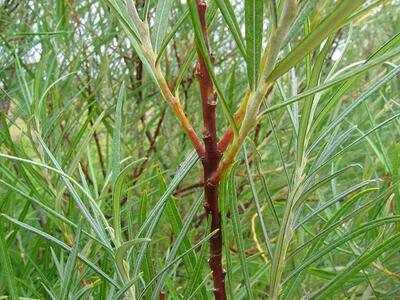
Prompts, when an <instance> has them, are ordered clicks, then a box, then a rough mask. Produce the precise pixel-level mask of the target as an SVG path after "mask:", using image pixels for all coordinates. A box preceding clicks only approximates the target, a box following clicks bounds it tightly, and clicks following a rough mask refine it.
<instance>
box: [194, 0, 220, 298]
mask: <svg viewBox="0 0 400 300" xmlns="http://www.w3.org/2000/svg"><path fill="white" fill-rule="evenodd" d="M196 4H197V10H198V13H199V17H200V22H201V26H202V33H203V38H204V41H205V43H206V45H207V48H208V50H209V46H208V35H207V25H206V9H207V5H206V2H205V1H204V0H197V1H196ZM197 55H198V58H199V64H198V66H197V69H196V75H197V79H198V82H199V85H200V93H201V100H202V110H203V122H204V124H203V126H204V130H203V140H204V150H205V153H204V156H203V157H201V160H202V163H203V169H204V194H205V203H204V207H205V211H206V214H207V218H211V231H214V230H218V231H217V233H216V234H215V235H214V236H213V237H212V238H211V239H210V259H209V265H210V268H211V270H212V273H213V281H214V296H215V299H217V300H225V299H226V293H225V278H224V277H225V272H224V270H223V268H222V232H221V214H220V211H219V207H218V189H219V182H211V180H210V179H211V177H212V175H213V174H214V172H215V171H216V170H217V169H218V165H219V162H220V160H221V156H222V154H221V152H220V151H219V149H218V138H217V128H216V114H215V109H216V105H217V97H216V94H215V92H214V88H213V83H212V81H211V77H210V74H209V72H208V70H207V67H206V64H205V62H204V58H203V56H202V55H201V52H200V51H199V49H197Z"/></svg>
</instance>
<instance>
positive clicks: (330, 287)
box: [309, 233, 400, 299]
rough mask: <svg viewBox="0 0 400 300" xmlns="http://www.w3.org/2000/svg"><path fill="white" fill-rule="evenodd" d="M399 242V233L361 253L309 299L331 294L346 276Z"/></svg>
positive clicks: (344, 280) (353, 273)
mask: <svg viewBox="0 0 400 300" xmlns="http://www.w3.org/2000/svg"><path fill="white" fill-rule="evenodd" d="M399 242H400V233H397V234H395V235H393V236H392V237H391V238H390V239H387V240H385V241H384V242H382V243H380V244H379V245H378V246H376V247H374V248H373V249H371V250H369V251H367V252H365V253H363V254H362V255H361V256H360V257H359V258H357V259H356V260H355V261H354V262H353V263H351V264H350V265H349V266H348V267H347V268H346V269H345V270H343V271H342V272H340V273H339V274H338V275H337V276H336V277H335V278H333V279H332V280H331V281H330V282H329V283H328V284H326V285H325V286H323V287H322V288H321V289H319V290H318V291H317V292H315V293H313V294H312V295H310V297H309V299H323V298H324V297H326V296H327V295H330V296H332V292H333V291H334V290H335V289H336V288H337V287H338V286H341V285H342V284H343V283H344V282H346V280H348V278H350V277H351V276H353V275H355V274H357V273H358V272H359V271H361V270H362V269H364V268H365V267H366V266H368V265H369V264H371V263H372V262H374V261H375V260H376V259H377V258H378V257H379V256H381V255H382V254H383V253H385V252H386V251H389V250H391V249H393V247H398V245H399Z"/></svg>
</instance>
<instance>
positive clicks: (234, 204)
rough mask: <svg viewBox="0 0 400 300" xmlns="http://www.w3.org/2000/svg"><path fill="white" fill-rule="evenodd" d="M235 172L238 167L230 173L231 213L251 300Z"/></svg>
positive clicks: (233, 168) (241, 264)
mask: <svg viewBox="0 0 400 300" xmlns="http://www.w3.org/2000/svg"><path fill="white" fill-rule="evenodd" d="M235 170H236V166H233V167H232V169H231V171H230V173H229V181H228V193H229V195H230V198H231V199H230V200H231V201H230V202H231V203H230V204H231V213H232V222H233V229H234V235H235V240H236V244H237V248H238V253H239V259H240V266H241V269H242V274H243V278H244V282H245V287H246V291H247V295H248V297H249V299H254V296H253V289H252V288H251V284H250V274H249V267H248V263H247V261H246V253H245V248H244V241H243V236H242V228H241V225H240V216H239V211H238V207H239V203H238V200H237V196H236V186H235Z"/></svg>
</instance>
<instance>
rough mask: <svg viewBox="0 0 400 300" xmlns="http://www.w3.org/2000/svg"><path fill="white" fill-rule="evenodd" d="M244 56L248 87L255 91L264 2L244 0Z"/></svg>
mask: <svg viewBox="0 0 400 300" xmlns="http://www.w3.org/2000/svg"><path fill="white" fill-rule="evenodd" d="M244 9H245V25H246V56H247V77H248V80H249V86H250V88H251V89H252V90H255V88H256V86H257V81H258V74H259V66H260V60H261V47H262V33H263V25H264V24H263V21H264V20H263V17H264V1H260V0H245V1H244Z"/></svg>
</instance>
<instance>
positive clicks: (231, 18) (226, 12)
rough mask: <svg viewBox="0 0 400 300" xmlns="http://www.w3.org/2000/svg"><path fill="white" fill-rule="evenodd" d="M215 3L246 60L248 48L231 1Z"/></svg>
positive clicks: (222, 0)
mask: <svg viewBox="0 0 400 300" xmlns="http://www.w3.org/2000/svg"><path fill="white" fill-rule="evenodd" d="M215 2H216V3H217V5H218V8H219V10H220V11H221V14H222V16H223V17H224V20H225V23H226V25H228V28H229V31H230V32H231V34H232V36H233V38H234V39H235V42H236V45H237V46H238V48H239V51H240V54H241V55H242V56H243V58H244V59H246V57H247V53H246V48H245V46H244V41H243V36H242V33H241V32H240V26H239V22H238V20H237V18H236V16H235V12H234V9H233V7H232V4H231V3H230V1H229V0H216V1H215ZM260 2H261V1H260ZM261 30H262V29H261ZM260 46H261V45H260ZM260 51H261V49H260Z"/></svg>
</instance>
